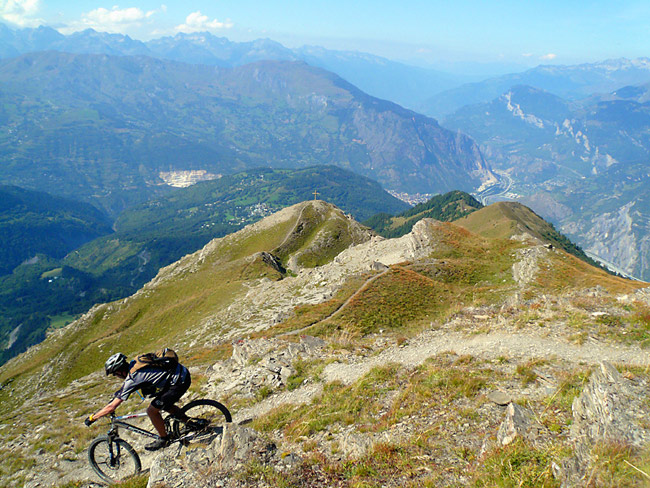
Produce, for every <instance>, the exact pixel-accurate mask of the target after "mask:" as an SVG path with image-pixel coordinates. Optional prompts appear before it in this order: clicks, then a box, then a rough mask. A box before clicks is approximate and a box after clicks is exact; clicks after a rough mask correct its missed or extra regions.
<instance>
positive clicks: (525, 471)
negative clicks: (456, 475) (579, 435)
mask: <svg viewBox="0 0 650 488" xmlns="http://www.w3.org/2000/svg"><path fill="white" fill-rule="evenodd" d="M566 455H567V451H566V450H565V449H561V448H557V447H550V448H546V449H543V448H534V447H532V446H530V445H529V444H527V443H526V442H524V441H522V440H521V439H517V440H515V441H514V442H513V443H511V444H509V445H507V446H505V447H501V448H497V449H496V450H494V451H493V452H490V453H488V454H487V455H486V457H485V459H484V460H483V463H482V465H480V466H479V467H478V469H476V470H475V471H474V472H473V473H472V474H473V480H472V485H471V486H473V487H475V488H497V487H498V488H556V487H559V486H560V481H559V480H556V479H555V478H554V477H553V471H552V467H551V463H553V462H554V461H555V462H556V461H557V460H558V459H561V458H562V457H565V456H566ZM610 486H611V485H610Z"/></svg>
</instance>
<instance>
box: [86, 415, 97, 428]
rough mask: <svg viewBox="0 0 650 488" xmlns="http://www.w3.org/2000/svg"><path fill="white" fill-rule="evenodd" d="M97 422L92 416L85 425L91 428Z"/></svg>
mask: <svg viewBox="0 0 650 488" xmlns="http://www.w3.org/2000/svg"><path fill="white" fill-rule="evenodd" d="M94 422H95V419H94V418H93V416H92V415H91V416H90V417H88V418H87V419H86V420H84V424H86V427H90V426H91V425H92V424H93V423H94Z"/></svg>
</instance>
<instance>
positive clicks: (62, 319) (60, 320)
mask: <svg viewBox="0 0 650 488" xmlns="http://www.w3.org/2000/svg"><path fill="white" fill-rule="evenodd" d="M78 318H79V315H78V314H75V315H73V314H69V313H64V314H61V315H55V316H54V317H50V327H51V328H52V329H60V328H61V327H65V326H66V325H68V324H69V323H71V322H74V321H75V320H77V319H78Z"/></svg>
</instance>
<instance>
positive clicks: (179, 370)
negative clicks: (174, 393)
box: [115, 364, 188, 400]
mask: <svg viewBox="0 0 650 488" xmlns="http://www.w3.org/2000/svg"><path fill="white" fill-rule="evenodd" d="M187 375H188V371H187V368H186V367H185V366H183V365H182V364H179V365H178V366H176V369H174V370H171V371H170V370H165V369H161V368H156V367H154V366H147V367H144V368H141V369H139V370H137V371H135V372H134V373H129V376H127V377H126V379H125V380H124V384H123V385H122V388H120V389H119V390H118V391H117V392H116V393H115V398H119V399H120V400H127V399H128V398H129V396H130V395H131V393H133V392H134V391H136V390H143V391H144V392H145V394H149V395H152V394H157V393H160V392H161V391H164V390H166V389H168V388H169V387H171V386H173V385H175V384H177V383H181V382H183V381H184V380H185V378H187Z"/></svg>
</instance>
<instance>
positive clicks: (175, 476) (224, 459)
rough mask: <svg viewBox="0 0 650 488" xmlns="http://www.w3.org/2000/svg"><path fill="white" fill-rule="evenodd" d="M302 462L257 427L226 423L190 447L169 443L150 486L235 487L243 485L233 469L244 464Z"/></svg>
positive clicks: (275, 465) (156, 461) (277, 465)
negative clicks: (234, 474) (281, 450)
mask: <svg viewBox="0 0 650 488" xmlns="http://www.w3.org/2000/svg"><path fill="white" fill-rule="evenodd" d="M299 462H300V458H299V457H298V456H296V455H295V454H291V453H280V452H278V449H277V447H276V445H275V444H273V443H272V442H269V441H268V440H266V439H264V438H263V437H262V436H260V435H259V434H258V433H257V432H256V431H255V430H253V429H251V428H249V427H245V426H242V425H238V424H226V426H225V427H224V428H223V429H221V428H219V429H217V430H215V431H214V432H213V434H212V435H210V436H209V437H208V438H207V439H205V440H204V441H203V442H202V443H196V442H195V443H193V444H192V445H191V446H190V447H189V448H188V447H183V446H180V447H179V448H176V447H170V448H167V449H165V450H164V451H163V452H161V453H160V454H159V455H158V456H157V457H156V458H155V459H154V461H153V463H152V465H151V469H150V474H149V482H148V484H147V488H162V487H172V486H182V487H189V486H191V487H193V488H216V487H220V488H221V487H223V488H234V487H237V486H240V483H239V482H238V480H237V478H235V477H233V476H232V475H233V472H235V471H236V470H240V469H242V468H243V467H244V466H245V465H252V464H257V465H262V466H264V467H266V468H271V469H278V470H282V469H287V468H290V467H292V466H295V465H296V464H297V463H299Z"/></svg>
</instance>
